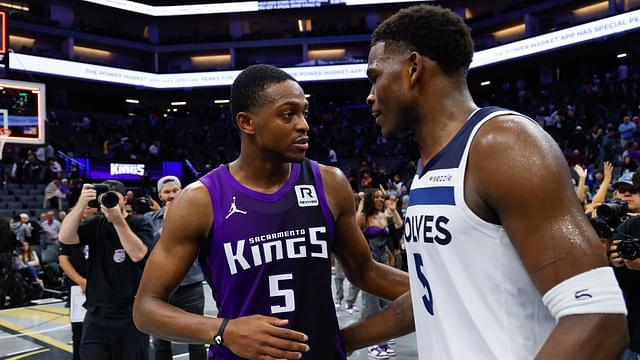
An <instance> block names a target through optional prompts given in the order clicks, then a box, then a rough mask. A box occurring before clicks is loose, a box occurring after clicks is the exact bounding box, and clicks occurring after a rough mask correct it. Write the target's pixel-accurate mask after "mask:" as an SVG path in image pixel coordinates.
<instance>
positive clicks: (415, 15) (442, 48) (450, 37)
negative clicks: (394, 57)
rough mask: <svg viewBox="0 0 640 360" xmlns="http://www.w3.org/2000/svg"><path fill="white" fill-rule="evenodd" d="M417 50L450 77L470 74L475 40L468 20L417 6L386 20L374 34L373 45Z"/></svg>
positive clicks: (445, 10)
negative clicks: (466, 21)
mask: <svg viewBox="0 0 640 360" xmlns="http://www.w3.org/2000/svg"><path fill="white" fill-rule="evenodd" d="M379 42H384V43H385V50H387V47H390V48H394V47H400V48H404V49H407V50H410V51H416V52H418V53H419V54H420V55H422V56H426V57H428V58H430V59H431V60H433V61H435V62H437V63H438V65H439V66H440V68H441V69H442V71H443V72H445V73H446V74H452V73H466V71H467V69H468V68H469V64H471V60H472V59H473V39H472V38H471V31H470V30H469V27H468V26H467V25H466V24H465V23H464V21H463V20H462V19H461V18H460V17H459V16H458V15H456V14H455V13H454V12H453V11H451V10H449V9H445V8H442V7H440V6H432V5H416V6H411V7H408V8H405V9H402V10H400V11H398V12H397V13H395V14H394V15H392V16H391V17H389V18H388V19H386V20H385V21H384V22H383V23H382V24H380V25H379V26H378V28H377V29H376V30H375V31H374V32H373V35H372V37H371V44H372V46H373V45H375V44H376V43H379Z"/></svg>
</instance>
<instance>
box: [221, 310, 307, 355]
mask: <svg viewBox="0 0 640 360" xmlns="http://www.w3.org/2000/svg"><path fill="white" fill-rule="evenodd" d="M288 323H289V321H288V320H281V319H278V318H275V317H269V316H263V315H251V316H244V317H240V318H237V319H232V320H229V323H228V325H227V328H226V330H225V332H224V346H226V347H227V348H228V349H229V350H231V351H232V352H233V353H234V354H236V355H237V356H240V357H242V358H246V359H250V360H254V359H255V360H275V359H300V358H301V357H302V353H305V352H307V351H309V345H307V344H305V342H306V341H308V340H309V339H308V337H307V335H305V334H303V333H300V332H297V331H294V330H290V329H287V328H286V326H287V324H288Z"/></svg>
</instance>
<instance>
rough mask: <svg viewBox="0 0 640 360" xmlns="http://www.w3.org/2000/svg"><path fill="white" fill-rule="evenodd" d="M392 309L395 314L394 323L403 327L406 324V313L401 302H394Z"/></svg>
mask: <svg viewBox="0 0 640 360" xmlns="http://www.w3.org/2000/svg"><path fill="white" fill-rule="evenodd" d="M391 309H392V312H393V321H394V322H395V324H396V325H397V326H402V325H403V324H404V323H405V322H406V320H407V319H406V316H407V315H406V313H405V311H404V309H403V308H402V304H401V303H400V301H394V302H393V303H392V304H391Z"/></svg>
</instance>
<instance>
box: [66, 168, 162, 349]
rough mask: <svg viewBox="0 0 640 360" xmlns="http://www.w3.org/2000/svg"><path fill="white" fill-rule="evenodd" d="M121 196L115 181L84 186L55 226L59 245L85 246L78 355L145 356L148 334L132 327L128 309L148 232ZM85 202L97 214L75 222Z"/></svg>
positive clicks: (144, 255)
mask: <svg viewBox="0 0 640 360" xmlns="http://www.w3.org/2000/svg"><path fill="white" fill-rule="evenodd" d="M125 194H126V189H125V187H124V185H123V184H122V183H121V182H119V181H116V180H107V181H105V182H104V183H102V184H94V185H91V184H85V185H84V186H83V187H82V192H81V194H80V198H79V199H78V202H77V203H76V206H74V208H73V210H72V211H71V212H70V213H69V214H68V215H67V217H66V218H65V220H64V222H63V224H62V227H61V229H60V241H61V242H62V243H64V244H67V245H73V244H78V243H80V244H83V245H89V258H88V266H87V285H86V292H85V294H86V296H87V301H86V302H85V304H84V307H85V308H87V314H86V317H85V319H84V325H83V329H82V343H81V344H80V357H81V358H82V359H107V358H117V359H147V358H148V353H149V336H148V335H146V334H143V333H141V332H140V331H138V329H137V328H136V327H135V325H134V323H133V320H132V308H133V301H134V296H135V294H136V291H137V289H138V284H139V282H140V277H141V275H142V271H143V267H144V263H145V259H146V258H147V254H148V253H149V248H150V246H151V244H152V242H153V230H152V227H151V224H149V222H148V221H147V220H146V219H145V218H144V217H141V216H129V215H128V214H127V212H126V211H125V204H126V197H125ZM87 206H92V207H96V208H99V209H100V210H101V214H102V215H101V216H94V217H92V218H90V219H88V220H85V221H83V222H82V223H81V222H80V219H81V217H82V213H83V211H84V209H85V207H87Z"/></svg>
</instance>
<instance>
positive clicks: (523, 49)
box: [9, 10, 640, 89]
mask: <svg viewBox="0 0 640 360" xmlns="http://www.w3.org/2000/svg"><path fill="white" fill-rule="evenodd" d="M638 28H640V10H635V11H632V12H628V13H624V14H620V15H616V16H612V17H608V18H605V19H600V20H596V21H592V22H590V23H586V24H582V25H578V26H574V27H571V28H568V29H563V30H559V31H554V32H551V33H548V34H543V35H539V36H535V37H532V38H528V39H524V40H520V41H516V42H513V43H509V44H506V45H501V46H497V47H494V48H491V49H487V50H482V51H478V52H476V53H475V54H474V57H473V62H472V63H471V68H472V69H473V68H478V67H482V66H487V65H491V64H496V63H499V62H503V61H507V60H513V59H517V58H520V57H523V56H528V55H533V54H539V53H542V52H545V51H549V50H553V49H558V48H562V47H566V46H570V45H574V44H579V43H583V42H586V41H590V40H593V39H597V38H601V37H604V36H609V35H613V34H619V33H623V32H626V31H630V30H636V29H638ZM9 66H10V68H11V69H12V70H18V71H20V70H21V71H29V72H37V73H43V74H50V75H55V76H65V77H73V78H79V79H85V80H94V81H105V82H111V83H117V84H123V85H131V86H138V87H140V86H142V87H149V88H156V89H174V88H193V87H201V86H229V85H231V84H232V83H233V80H234V79H235V77H236V76H237V75H238V73H239V71H237V70H234V71H212V72H197V73H181V74H180V73H177V74H156V73H148V72H142V71H134V70H127V69H120V68H114V67H108V66H99V65H91V64H85V63H80V62H74V61H67V60H57V59H51V58H46V57H39V56H33V55H26V54H17V53H10V54H9ZM366 69H367V64H349V65H330V66H309V67H291V68H284V70H285V71H287V72H288V73H289V74H291V75H292V76H293V77H294V78H296V79H298V81H300V82H307V81H326V80H334V81H335V80H354V79H366Z"/></svg>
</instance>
